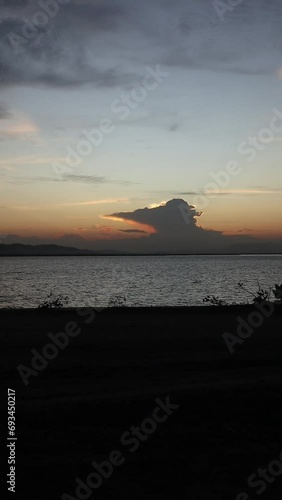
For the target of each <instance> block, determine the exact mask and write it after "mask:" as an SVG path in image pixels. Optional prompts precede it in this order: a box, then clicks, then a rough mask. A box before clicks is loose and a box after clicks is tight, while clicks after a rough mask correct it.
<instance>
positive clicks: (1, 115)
mask: <svg viewBox="0 0 282 500" xmlns="http://www.w3.org/2000/svg"><path fill="white" fill-rule="evenodd" d="M10 117H11V113H10V112H9V111H8V108H7V106H6V105H5V104H3V103H0V120H7V119H8V118H10Z"/></svg>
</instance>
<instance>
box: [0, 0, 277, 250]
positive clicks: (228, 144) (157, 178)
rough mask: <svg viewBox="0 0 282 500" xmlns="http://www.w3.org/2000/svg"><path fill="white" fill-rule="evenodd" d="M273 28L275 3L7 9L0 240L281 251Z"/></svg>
mask: <svg viewBox="0 0 282 500" xmlns="http://www.w3.org/2000/svg"><path fill="white" fill-rule="evenodd" d="M231 4H233V6H231ZM234 4H237V5H236V6H234ZM281 18H282V3H281V0H242V1H241V2H240V1H237V2H234V1H233V2H231V0H229V3H228V2H227V0H226V1H225V0H222V1H221V0H214V1H213V0H190V1H188V0H174V1H172V0H142V1H141V0H138V1H137V0H92V1H90V0H79V1H78V0H39V1H38V0H37V1H31V0H30V1H28V0H0V146H1V147H0V210H1V214H0V217H1V218H0V223H1V225H0V240H1V242H2V243H14V242H22V243H32V244H36V243H50V242H53V243H58V244H65V245H68V246H76V247H78V248H90V249H101V248H102V249H103V248H105V249H106V248H114V249H119V250H127V249H128V250H130V251H136V252H138V251H140V252H141V251H142V252H143V251H161V250H163V251H166V250H168V251H171V252H173V251H175V250H179V251H180V250H181V251H186V250H187V251H198V250H199V249H200V250H201V251H204V250H206V251H207V252H208V251H210V250H213V251H215V250H217V249H219V250H222V251H224V249H225V248H228V247H232V246H233V245H234V244H238V243H240V242H241V243H242V244H243V243H246V244H249V243H250V242H256V243H258V242H262V246H261V248H264V242H274V244H276V243H277V244H281V245H282V225H281V213H282V196H281V194H282V175H281V152H282V99H281V90H282V59H281V49H282V30H281ZM171 200H174V201H171ZM156 214H157V215H156Z"/></svg>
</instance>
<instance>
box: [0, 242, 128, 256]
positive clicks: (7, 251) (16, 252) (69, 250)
mask: <svg viewBox="0 0 282 500" xmlns="http://www.w3.org/2000/svg"><path fill="white" fill-rule="evenodd" d="M111 253H117V254H118V253H119V252H112V251H108V250H105V251H99V252H95V251H93V250H80V249H78V248H73V247H64V246H60V245H23V244H21V243H13V244H10V245H5V244H3V243H2V244H0V256H2V257H4V256H6V257H7V256H49V255H50V256H68V255H105V254H111Z"/></svg>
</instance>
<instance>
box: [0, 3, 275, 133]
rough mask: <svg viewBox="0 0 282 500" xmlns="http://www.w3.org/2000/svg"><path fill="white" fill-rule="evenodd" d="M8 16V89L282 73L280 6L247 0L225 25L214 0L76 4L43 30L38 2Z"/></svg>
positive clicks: (2, 34) (4, 55) (4, 39)
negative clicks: (172, 72)
mask: <svg viewBox="0 0 282 500" xmlns="http://www.w3.org/2000/svg"><path fill="white" fill-rule="evenodd" d="M2 4H3V0H2ZM2 9H3V14H2V23H1V24H0V73H1V79H0V85H1V86H8V85H30V86H34V85H45V86H47V87H53V88H54V87H55V88H56V87H57V88H73V87H78V86H81V85H86V84H87V85H92V86H96V87H100V88H104V87H108V88H112V87H116V86H127V87H128V86H130V85H132V84H135V83H136V80H137V77H138V73H139V74H140V72H141V71H142V72H143V73H144V66H146V65H147V64H159V63H160V64H162V65H167V66H179V67H182V68H185V69H205V70H212V71H222V72H231V73H238V74H247V75H256V74H269V75H270V74H271V75H273V74H275V73H277V68H280V67H281V58H280V56H281V54H280V53H281V45H282V31H281V26H280V19H281V14H282V3H281V1H280V0H256V2H254V1H253V0H244V2H242V3H241V4H240V5H238V6H237V7H236V8H234V11H232V12H230V13H227V14H226V19H225V22H224V23H222V22H221V21H220V19H219V18H218V16H217V14H216V11H215V9H214V7H213V2H211V1H210V0H199V1H197V2H187V0H176V1H175V2H169V1H164V0H155V1H154V2H152V1H151V0H150V1H149V0H143V1H142V2H132V0H120V1H119V2H113V1H112V0H103V1H100V0H96V1H95V0H94V1H93V0H84V1H81V0H80V1H74V0H73V1H71V2H69V3H68V4H66V5H60V8H59V12H58V13H57V15H56V16H53V17H49V18H48V16H47V18H48V19H47V22H46V24H45V25H44V26H41V27H39V26H38V25H37V26H36V25H35V24H34V21H33V20H34V19H36V15H37V14H38V12H40V11H41V12H42V9H40V8H39V5H38V3H37V2H27V1H26V2H24V1H19V0H18V1H10V0H9V1H8V0H5V1H4V7H2ZM34 16H35V17H34ZM23 18H24V19H27V20H28V21H29V23H30V24H29V28H27V27H26V26H27V25H25V21H23ZM27 29H29V36H30V38H29V39H27V38H25V36H24V34H25V33H26V31H25V30H27ZM32 31H33V32H34V33H35V34H34V36H32ZM11 34H13V36H12V35H11ZM238 34H240V36H239V35H238ZM16 37H21V39H19V38H18V41H20V42H21V43H18V44H17V43H16ZM132 52H134V54H135V60H134V62H132ZM280 74H281V73H280V70H278V76H279V75H280ZM138 79H139V77H138ZM176 128H177V124H172V125H171V126H170V129H171V131H173V130H175V129H176Z"/></svg>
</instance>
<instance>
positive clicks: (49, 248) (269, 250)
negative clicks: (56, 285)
mask: <svg viewBox="0 0 282 500" xmlns="http://www.w3.org/2000/svg"><path fill="white" fill-rule="evenodd" d="M146 254H147V255H148V253H145V255H146ZM151 254H152V253H151ZM169 254H171V252H158V253H155V254H153V255H169ZM173 254H181V255H183V254H185V252H183V251H179V252H173ZM189 254H191V252H187V255H189ZM193 254H201V255H205V252H193ZM206 254H207V255H211V254H214V255H215V254H217V255H220V254H222V255H239V254H282V244H279V243H274V242H273V243H272V242H257V243H241V244H236V245H232V246H230V247H229V248H228V249H226V250H225V251H222V250H221V251H218V252H206ZM87 255H88V256H91V255H92V256H95V255H132V253H131V252H128V253H126V252H122V251H118V250H99V251H95V250H82V249H78V248H74V247H65V246H60V245H24V244H21V243H13V244H7V245H6V244H3V243H1V244H0V257H9V256H14V257H41V256H42V257H47V256H53V257H55V256H61V257H63V256H87ZM134 255H144V253H134Z"/></svg>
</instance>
